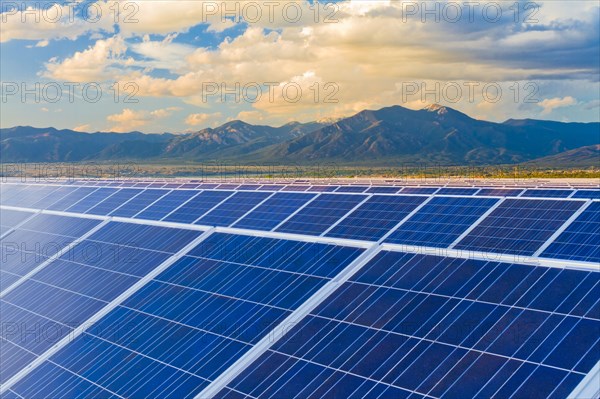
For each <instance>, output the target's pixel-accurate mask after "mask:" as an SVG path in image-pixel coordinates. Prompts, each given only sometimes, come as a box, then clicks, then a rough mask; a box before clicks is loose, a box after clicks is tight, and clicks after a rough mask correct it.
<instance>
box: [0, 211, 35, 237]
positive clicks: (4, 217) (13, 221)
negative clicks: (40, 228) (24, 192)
mask: <svg viewBox="0 0 600 399" xmlns="http://www.w3.org/2000/svg"><path fill="white" fill-rule="evenodd" d="M32 215H33V213H31V212H22V211H12V210H9V209H0V235H4V234H5V233H6V232H7V231H8V230H10V229H11V228H13V227H15V226H17V225H18V224H19V223H21V222H23V221H24V220H25V219H27V218H29V217H31V216H32Z"/></svg>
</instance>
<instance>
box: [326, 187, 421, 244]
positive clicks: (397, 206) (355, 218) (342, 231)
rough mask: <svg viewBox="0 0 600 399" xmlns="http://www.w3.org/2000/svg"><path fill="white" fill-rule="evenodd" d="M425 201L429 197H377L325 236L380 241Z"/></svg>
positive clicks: (368, 201)
mask: <svg viewBox="0 0 600 399" xmlns="http://www.w3.org/2000/svg"><path fill="white" fill-rule="evenodd" d="M425 199H427V197H417V196H392V195H374V196H372V197H371V198H369V199H368V200H367V201H366V202H365V203H364V204H362V205H361V206H360V207H359V208H358V209H356V210H355V211H354V212H352V213H351V214H350V215H348V216H347V217H346V218H344V219H343V220H342V221H341V222H340V223H339V224H338V225H336V226H335V227H334V228H333V229H331V230H330V231H329V232H327V234H325V235H326V236H327V237H339V238H351V239H354V240H370V241H377V240H379V239H380V238H382V237H383V236H384V235H385V234H386V233H387V232H388V231H390V230H391V229H392V228H394V227H395V226H396V225H397V224H398V223H399V222H400V221H401V220H402V219H404V218H405V217H406V216H408V214H409V213H411V212H412V211H413V210H414V209H415V208H416V207H417V206H419V205H420V204H421V203H422V202H423V201H425Z"/></svg>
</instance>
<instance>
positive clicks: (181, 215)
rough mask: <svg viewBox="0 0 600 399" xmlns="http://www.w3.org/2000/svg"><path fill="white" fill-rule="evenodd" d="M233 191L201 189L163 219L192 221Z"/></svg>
mask: <svg viewBox="0 0 600 399" xmlns="http://www.w3.org/2000/svg"><path fill="white" fill-rule="evenodd" d="M232 194H233V191H202V192H201V193H200V194H198V195H197V196H195V197H194V198H192V199H191V200H189V201H188V202H187V203H185V204H184V205H183V206H181V207H180V208H178V209H176V210H175V211H173V212H172V213H170V214H169V215H167V217H165V218H164V219H163V220H165V221H167V222H178V223H194V222H195V221H196V219H198V218H200V217H201V216H202V215H204V214H205V213H206V212H208V211H210V210H211V209H212V208H214V207H215V206H217V205H218V204H219V203H220V202H222V201H223V200H225V199H226V198H227V197H229V196H231V195H232Z"/></svg>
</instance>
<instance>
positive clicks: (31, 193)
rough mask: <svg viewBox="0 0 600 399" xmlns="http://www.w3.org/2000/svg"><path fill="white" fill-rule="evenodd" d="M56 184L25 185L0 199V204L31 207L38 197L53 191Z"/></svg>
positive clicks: (55, 188)
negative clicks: (0, 202)
mask: <svg viewBox="0 0 600 399" xmlns="http://www.w3.org/2000/svg"><path fill="white" fill-rule="evenodd" d="M58 188H59V187H57V186H43V185H31V186H25V187H23V189H22V190H18V191H15V193H14V195H11V196H7V197H6V198H3V199H2V205H11V206H20V207H23V208H31V207H33V205H34V204H35V203H37V202H38V201H39V200H40V198H44V197H46V196H48V195H49V194H51V193H53V192H55V191H56V190H57V189H58Z"/></svg>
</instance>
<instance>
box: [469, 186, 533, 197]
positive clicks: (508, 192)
mask: <svg viewBox="0 0 600 399" xmlns="http://www.w3.org/2000/svg"><path fill="white" fill-rule="evenodd" d="M522 192H523V189H520V188H482V189H481V190H480V191H479V192H478V193H477V196H491V197H516V196H517V195H519V194H521V193H522Z"/></svg>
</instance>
